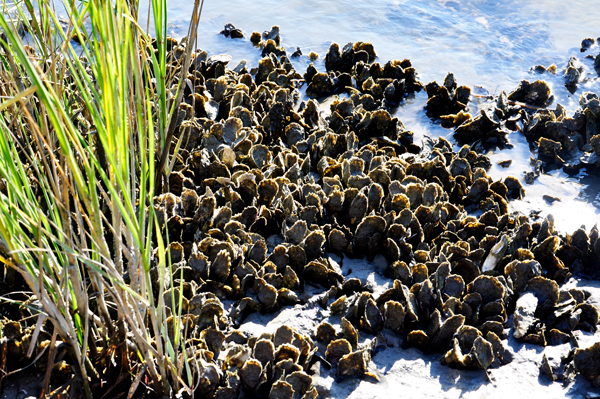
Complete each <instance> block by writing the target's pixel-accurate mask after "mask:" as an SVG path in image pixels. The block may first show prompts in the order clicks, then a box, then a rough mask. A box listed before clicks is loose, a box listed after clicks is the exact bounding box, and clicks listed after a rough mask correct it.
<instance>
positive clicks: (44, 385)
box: [40, 329, 58, 398]
mask: <svg viewBox="0 0 600 399" xmlns="http://www.w3.org/2000/svg"><path fill="white" fill-rule="evenodd" d="M57 336H58V332H57V330H56V329H55V330H54V332H53V333H52V340H51V341H50V345H49V347H50V351H49V352H48V364H47V367H46V374H45V375H44V382H43V383H42V392H41V393H40V398H43V397H45V396H46V392H47V391H48V386H49V385H50V375H51V374H52V366H54V355H55V354H56V337H57Z"/></svg>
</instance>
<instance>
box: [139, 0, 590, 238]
mask: <svg viewBox="0 0 600 399" xmlns="http://www.w3.org/2000/svg"><path fill="white" fill-rule="evenodd" d="M167 4H168V13H169V33H170V34H171V35H172V36H174V37H177V38H180V37H183V36H184V35H186V34H187V26H188V24H189V19H190V15H191V14H192V9H193V4H192V2H182V1H177V2H175V1H171V2H168V3H167ZM140 10H141V11H140V13H141V15H142V19H143V20H144V23H145V15H146V14H147V10H148V5H147V3H144V4H142V6H141V7H140ZM597 21H600V7H598V4H597V2H596V1H590V0H585V1H578V2H576V3H573V4H567V3H565V2H563V1H558V0H540V1H535V2H522V1H520V0H507V1H485V0H470V1H461V2H458V1H448V0H437V1H434V0H427V1H416V0H379V1H367V0H338V1H316V0H302V1H298V0H293V1H287V2H285V3H283V2H281V1H275V0H266V1H262V2H248V1H242V0H234V1H227V2H217V1H210V0H207V1H206V2H205V4H204V9H203V12H202V17H201V21H200V26H199V35H198V37H199V39H198V47H200V48H202V49H205V50H207V51H208V52H209V54H216V53H227V54H230V55H232V56H233V60H232V63H231V64H232V66H233V65H235V64H236V63H237V62H239V61H240V60H242V59H245V60H247V61H248V62H249V65H256V63H257V62H258V60H259V58H260V54H259V51H257V50H256V49H255V48H254V47H253V46H252V44H251V43H250V42H249V40H248V38H249V36H250V34H251V33H252V32H253V31H259V32H262V31H264V30H268V29H269V28H270V27H271V26H273V25H278V26H279V27H280V28H281V39H282V46H283V47H285V48H286V49H287V50H288V52H290V53H291V52H293V51H294V50H295V49H296V47H300V48H301V50H302V52H303V54H304V56H303V57H301V58H300V59H299V60H295V61H294V63H295V67H296V69H297V70H298V71H300V72H301V73H302V72H303V71H305V70H306V67H307V66H308V64H309V63H310V61H309V60H308V57H306V55H307V54H308V53H309V52H311V51H314V52H316V53H318V54H319V55H320V58H319V60H317V61H316V62H315V66H316V67H317V69H319V70H324V69H325V68H324V65H323V62H324V61H323V59H324V56H325V54H326V52H327V49H328V48H329V45H330V44H331V43H332V42H337V43H339V44H340V45H343V44H345V43H347V42H351V41H352V42H356V41H370V42H372V43H373V44H374V46H375V50H376V51H377V53H378V56H379V60H380V61H382V62H386V61H387V60H390V59H404V58H409V59H410V60H411V61H412V63H413V66H414V67H415V68H416V69H417V71H418V72H419V76H420V79H421V81H422V82H424V83H427V82H429V81H432V80H437V81H438V82H440V81H442V80H443V79H444V77H445V76H446V74H447V73H448V72H453V73H454V75H455V77H456V79H457V80H458V82H459V84H465V85H468V86H471V87H472V88H474V92H477V93H479V94H488V93H489V94H499V93H500V92H501V91H503V90H504V91H507V92H510V91H511V90H512V89H514V88H515V87H516V86H517V84H518V83H519V82H520V81H521V80H522V79H529V80H535V79H537V78H543V79H545V80H547V81H548V83H549V84H550V86H551V87H552V91H553V94H554V95H555V103H554V104H553V106H554V105H555V104H556V103H557V102H559V103H561V104H562V105H563V106H565V107H566V108H567V109H568V110H569V112H572V111H573V110H575V109H576V108H577V106H578V100H579V95H580V94H581V93H582V92H584V91H588V90H592V91H596V92H600V90H599V89H600V82H599V79H598V75H597V74H596V73H595V71H594V69H593V68H592V64H593V61H592V60H590V59H585V58H584V57H585V55H587V54H594V55H595V54H597V53H598V52H599V48H598V46H597V45H595V46H593V47H592V48H591V49H590V50H588V52H586V53H581V52H580V50H579V49H580V43H581V40H582V39H584V38H586V37H592V38H597V37H599V36H600V28H598V24H597ZM229 22H230V23H233V24H234V25H235V26H236V27H237V28H240V29H242V30H243V31H244V33H245V35H246V38H245V39H243V40H231V39H227V38H225V37H224V36H222V35H219V34H218V33H219V32H220V31H221V30H222V29H223V26H224V25H225V24H226V23H229ZM570 56H575V57H577V58H578V59H579V60H580V61H581V62H582V63H583V65H584V66H585V68H586V72H585V74H586V77H585V80H584V82H583V83H582V84H580V85H579V87H578V89H577V91H576V92H575V93H573V94H571V93H569V92H568V91H567V90H566V88H565V87H564V81H563V77H562V74H563V73H564V69H565V67H566V64H567V62H568V60H569V57H570ZM538 64H541V65H544V66H546V67H547V66H550V65H551V64H556V66H557V67H558V73H557V75H556V76H553V75H550V74H544V75H543V76H538V75H536V74H535V73H533V72H530V69H531V67H533V66H535V65H538ZM426 100H427V96H426V94H425V93H423V92H422V93H419V94H417V95H416V96H415V97H414V98H411V99H407V101H406V102H405V103H404V104H403V105H402V106H401V107H400V108H399V109H398V111H397V113H396V115H397V116H398V117H399V118H400V119H401V120H402V121H403V123H404V124H405V126H406V127H407V128H408V129H410V130H412V131H414V132H415V137H416V138H417V139H420V138H422V137H423V136H424V135H428V136H430V137H439V136H444V137H446V136H447V137H448V138H451V133H452V131H451V130H447V129H444V128H442V127H440V126H439V125H437V124H435V123H432V122H431V121H430V120H429V118H427V116H426V115H425V113H424V111H423V106H424V104H425V101H426ZM475 100H480V99H478V98H475ZM488 105H489V104H488ZM481 106H486V104H485V101H482V100H481V101H475V102H472V103H470V104H469V107H470V110H471V112H472V113H474V112H477V109H478V108H479V107H481ZM324 108H325V107H324ZM510 141H511V143H512V144H514V148H513V149H510V150H502V151H495V152H490V153H489V155H490V157H491V159H492V161H493V162H494V167H493V168H492V170H491V171H490V174H491V175H492V177H494V178H495V179H498V178H500V177H505V176H507V175H513V176H516V177H523V173H524V172H526V171H531V170H532V167H531V165H530V162H529V157H530V155H532V154H531V152H530V149H529V145H528V143H527V142H526V140H525V139H524V137H523V136H522V135H520V134H518V133H517V134H512V135H511V137H510ZM505 159H512V160H513V163H512V165H511V166H510V167H509V168H506V169H505V168H501V167H499V166H497V165H495V163H496V162H497V161H500V160H505ZM599 187H600V178H598V177H593V176H588V175H587V173H586V172H585V171H583V172H582V173H580V175H578V176H576V177H569V176H567V175H566V174H565V173H563V172H562V171H560V170H555V171H551V172H547V173H544V174H543V175H542V176H540V177H539V178H538V180H537V181H536V182H535V183H534V184H533V185H527V186H526V191H527V195H526V197H525V199H524V200H522V201H514V202H513V203H511V206H512V208H513V209H515V210H520V211H522V212H523V213H526V214H531V213H532V212H533V213H534V214H538V213H539V215H540V216H541V217H543V216H544V215H545V214H547V213H552V214H553V215H554V216H555V218H556V226H557V228H558V229H560V230H562V231H565V232H570V231H573V230H574V229H576V228H578V227H580V226H581V225H585V226H586V227H587V229H589V228H591V227H592V226H593V224H594V223H596V221H597V220H599V219H600V197H599V195H598V188H599ZM544 194H550V195H552V196H555V197H560V198H561V201H559V202H555V203H554V204H552V205H550V204H548V203H546V202H545V201H544V200H543V199H542V196H543V195H544Z"/></svg>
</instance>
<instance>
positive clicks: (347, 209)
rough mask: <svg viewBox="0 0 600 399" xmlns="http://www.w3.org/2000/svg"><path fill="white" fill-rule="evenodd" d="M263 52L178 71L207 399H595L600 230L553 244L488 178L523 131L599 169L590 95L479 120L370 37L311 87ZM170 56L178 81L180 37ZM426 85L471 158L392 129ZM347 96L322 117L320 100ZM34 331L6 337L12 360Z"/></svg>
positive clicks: (453, 93) (175, 234) (194, 322)
mask: <svg viewBox="0 0 600 399" xmlns="http://www.w3.org/2000/svg"><path fill="white" fill-rule="evenodd" d="M222 33H223V34H224V35H226V36H228V37H231V38H238V39H239V38H243V33H242V32H241V31H239V30H238V29H236V28H235V27H234V26H226V27H225V29H224V31H223V32H222ZM250 40H251V41H252V42H253V43H254V44H255V45H256V46H257V51H261V53H262V56H263V58H262V59H261V60H260V61H259V63H258V66H257V68H254V69H252V70H250V69H249V68H248V67H247V66H246V65H245V63H243V62H242V63H240V64H239V65H237V66H235V67H234V68H230V67H229V66H228V64H229V61H230V59H231V58H230V57H228V56H226V55H212V56H209V55H208V54H207V53H206V52H203V51H198V52H197V54H196V56H195V59H194V62H193V63H192V66H191V67H190V70H189V71H186V76H183V77H182V78H185V79H187V80H188V82H189V85H186V92H185V104H183V105H182V106H181V107H180V109H179V120H178V125H177V127H176V134H175V138H174V143H173V146H172V147H173V148H175V147H176V146H178V145H180V146H181V148H180V149H179V152H178V154H177V160H176V162H175V164H174V169H173V172H172V173H171V175H170V177H169V185H168V192H167V193H165V194H162V195H160V196H158V197H156V202H155V209H156V210H157V211H158V214H159V215H160V217H159V219H160V223H161V225H162V226H163V228H164V231H165V237H164V238H165V239H166V238H167V237H168V239H169V240H170V246H169V255H170V259H171V261H172V263H173V270H174V275H175V276H177V277H183V282H182V287H183V289H182V293H183V297H184V298H183V304H184V310H185V313H186V315H185V316H184V319H185V323H184V326H183V328H186V329H187V331H190V332H191V333H189V334H188V337H189V350H190V353H191V354H192V355H193V356H194V357H195V359H196V360H197V361H198V362H199V363H200V365H201V371H200V373H201V375H200V379H199V381H200V383H199V386H198V387H197V390H196V394H197V395H198V396H199V397H216V398H238V397H269V398H315V397H331V396H333V397H348V396H353V395H356V396H357V397H365V396H366V397H373V396H375V395H376V393H375V392H377V394H385V393H389V392H391V391H393V390H395V389H402V390H405V391H403V395H404V396H411V395H413V396H414V397H423V396H425V397H439V396H440V395H443V396H451V397H456V396H461V395H462V394H463V393H464V394H467V395H465V396H468V394H470V392H472V394H473V395H474V396H478V397H479V396H482V395H490V396H494V395H495V394H494V393H493V392H494V389H501V390H502V392H503V395H504V394H505V392H506V391H507V390H508V391H510V392H517V393H527V392H531V393H534V392H535V393H536V394H538V393H539V392H542V391H543V392H546V393H547V394H550V395H556V394H558V395H562V394H573V395H583V394H585V393H588V392H598V390H597V388H594V387H593V385H594V384H595V385H600V364H598V359H599V358H600V335H599V334H598V332H597V325H598V323H599V318H600V315H599V312H598V306H600V286H599V285H598V282H597V281H596V280H591V281H589V282H586V281H585V280H582V278H597V277H598V276H599V275H600V262H599V259H600V239H599V232H598V228H597V226H594V227H593V228H592V229H590V230H589V231H586V230H585V229H583V228H582V229H578V230H577V231H575V232H573V234H569V235H561V234H559V233H558V232H557V231H555V229H554V219H553V217H552V216H551V215H549V216H547V217H546V218H544V219H543V220H542V221H534V220H531V219H530V218H529V217H527V216H525V215H520V214H517V213H511V212H510V207H509V202H510V201H511V200H514V199H521V198H523V196H525V195H526V193H525V189H524V186H523V185H522V184H521V182H520V181H519V179H517V178H515V177H506V178H504V179H502V180H493V179H492V178H491V177H490V176H489V175H488V173H487V172H488V170H489V169H490V168H491V166H492V165H491V161H490V159H489V158H488V157H487V156H485V155H483V154H482V152H483V150H484V149H485V148H486V147H487V146H490V145H491V146H502V145H506V144H508V143H507V141H506V137H507V135H508V134H521V133H519V131H521V132H522V133H523V134H525V137H527V139H528V140H531V142H535V143H536V145H537V146H539V154H540V155H539V160H538V162H540V163H554V164H556V165H559V166H560V167H562V168H564V170H565V171H567V172H568V173H569V171H573V173H576V172H577V171H579V170H580V169H581V168H583V167H585V168H587V169H588V171H589V172H592V171H597V168H598V167H599V166H600V136H599V135H598V127H597V126H600V124H599V123H600V100H599V99H598V96H597V95H595V94H593V93H585V94H584V95H582V97H581V100H580V104H581V110H579V111H577V112H576V113H575V114H573V115H567V113H566V111H565V110H564V109H562V108H561V107H560V106H559V107H557V108H556V109H555V110H548V109H546V108H544V107H545V106H546V105H547V104H548V103H549V102H550V99H551V93H550V89H549V87H548V85H547V84H545V82H543V81H536V82H533V83H530V82H526V81H523V82H522V83H521V85H519V87H518V88H516V89H515V91H513V92H512V93H510V94H505V93H502V94H500V95H499V96H498V97H497V98H494V101H495V106H494V107H492V108H491V109H489V110H483V111H481V113H480V114H479V115H475V116H473V115H470V114H469V113H468V112H467V111H468V109H467V103H468V101H469V97H470V95H471V89H470V88H468V87H465V86H459V85H458V83H457V82H456V81H455V80H454V77H453V75H452V74H449V75H448V76H447V77H446V78H445V79H444V82H443V84H442V85H439V84H438V83H436V82H430V83H428V84H426V85H425V84H423V83H421V82H420V81H419V80H418V74H417V71H416V70H415V69H414V68H413V67H412V65H411V62H410V61H409V60H403V61H399V60H397V61H396V60H393V61H389V62H386V63H385V64H383V65H382V64H380V63H379V62H378V61H377V56H376V53H375V49H374V48H373V46H372V45H371V44H370V43H367V42H357V43H350V44H349V45H346V46H344V47H343V48H340V47H339V46H338V45H337V44H333V45H332V46H331V48H330V49H329V51H328V53H327V55H326V56H325V65H326V69H327V70H326V71H321V72H319V71H317V70H316V68H315V67H314V66H313V65H310V66H309V67H308V69H307V71H306V72H305V73H304V74H300V73H298V72H297V71H296V70H295V69H294V67H293V65H292V63H291V62H290V60H289V58H288V53H287V52H286V50H285V49H283V48H281V47H280V37H279V29H278V28H277V27H273V28H272V29H271V30H270V31H267V32H264V33H263V34H259V33H253V34H252V36H251V37H250ZM169 46H170V52H169V57H170V59H171V60H172V62H173V69H174V71H175V72H176V73H178V74H179V75H180V76H181V75H182V71H181V70H180V69H181V68H180V67H178V66H177V62H176V61H177V60H178V59H179V58H180V57H181V55H182V54H183V53H184V51H185V41H182V42H180V43H178V42H177V41H175V40H174V39H172V40H170V42H169ZM299 55H300V53H299V52H296V53H294V54H293V55H289V56H290V57H293V56H299ZM311 56H312V57H315V56H316V55H311ZM598 59H600V57H599V58H598ZM178 68H179V69H178ZM573 68H574V69H575V71H571V72H569V74H568V75H567V78H568V83H569V84H577V73H576V72H577V69H576V66H573ZM303 85H305V88H306V95H308V96H309V97H312V98H311V99H310V100H307V101H305V100H304V99H303V95H302V93H301V92H300V91H299V87H301V86H303ZM420 90H426V92H427V95H428V97H429V101H428V103H427V107H426V110H427V113H428V115H429V116H430V117H432V118H434V119H436V120H440V122H441V123H442V124H445V125H451V126H455V127H456V129H455V131H454V139H455V140H456V142H458V143H461V144H463V143H464V144H465V145H464V146H463V147H462V148H460V150H455V149H454V146H453V144H452V143H451V142H449V141H447V140H445V139H443V138H440V139H437V140H433V139H428V140H425V141H424V142H423V143H422V145H419V144H418V143H415V142H413V136H414V135H413V133H412V132H411V131H410V126H404V125H403V124H402V122H401V121H400V120H399V119H398V118H395V117H393V109H394V108H395V107H397V106H398V105H399V104H400V103H402V101H403V100H404V99H405V98H406V97H407V96H408V95H410V94H411V93H414V92H416V91H420ZM334 95H337V96H338V97H336V98H334V99H333V100H332V101H331V102H330V110H331V113H330V114H329V115H328V116H327V117H326V118H325V117H323V115H322V114H321V112H320V105H319V102H318V101H316V100H315V99H314V98H318V99H320V100H323V99H324V98H325V97H330V96H334ZM473 143H475V144H474V145H472V144H473ZM528 178H531V179H535V178H536V175H535V173H533V174H532V175H531V176H528ZM157 277H158V275H157ZM574 277H576V278H574ZM154 282H155V287H153V288H154V290H155V292H156V293H157V292H158V291H159V286H160V284H161V282H160V281H158V278H157V279H155V280H154ZM11 288H12V289H15V288H14V287H11ZM172 294H173V292H171V291H167V292H166V293H165V303H166V304H167V307H169V304H170V303H171V301H172V299H171V298H172ZM173 325H174V324H173ZM173 325H171V326H170V327H171V330H172V328H173ZM34 327H35V326H34V325H32V326H21V325H18V323H9V324H7V325H6V326H5V327H4V336H6V337H8V346H7V348H8V350H9V351H12V352H9V353H11V354H13V355H14V356H15V358H17V357H19V358H22V357H23V355H24V353H25V352H24V351H26V350H27V349H26V348H27V347H28V346H29V345H28V344H27V341H26V340H27V337H28V336H29V335H28V334H31V330H32V329H33V328H34ZM15 364H16V363H15ZM523 371H525V372H526V375H527V381H528V383H527V384H523V385H519V386H516V384H514V382H515V379H517V378H519V379H520V378H521V377H522V376H523V374H522V372H523ZM517 373H518V375H517ZM432 381H435V384H433V385H432V386H427V384H429V383H431V382H432ZM553 381H554V382H553ZM417 391H418V393H417Z"/></svg>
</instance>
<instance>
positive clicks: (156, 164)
mask: <svg viewBox="0 0 600 399" xmlns="http://www.w3.org/2000/svg"><path fill="white" fill-rule="evenodd" d="M65 8H66V11H67V14H68V16H69V19H68V21H67V23H66V24H65V23H61V21H59V18H58V15H57V12H56V11H55V10H54V9H53V7H52V4H51V2H49V1H47V0H39V1H38V3H36V4H34V3H32V2H31V0H24V1H22V2H18V3H15V4H12V5H10V6H9V5H8V4H5V5H4V13H3V15H2V16H0V29H1V31H2V34H1V37H0V60H1V63H0V76H1V80H2V82H3V83H2V84H1V86H0V95H1V96H2V98H3V99H4V102H2V103H1V105H0V179H1V180H0V261H1V262H2V263H3V264H4V267H8V268H9V269H13V270H16V271H18V272H19V273H20V275H21V276H22V277H23V279H24V280H25V282H26V285H27V287H28V288H29V290H31V292H32V294H33V295H34V296H35V300H36V301H37V302H36V303H37V306H38V308H39V312H38V313H36V315H37V318H38V321H39V323H38V324H39V325H40V326H41V327H40V328H39V329H36V330H35V331H36V332H35V333H34V336H32V340H35V339H37V338H38V337H39V336H40V334H41V333H40V331H46V332H47V333H53V334H54V338H53V339H52V343H53V344H54V343H55V342H56V340H57V338H58V339H60V340H62V341H63V342H64V343H66V344H67V347H68V356H69V358H70V359H72V360H73V362H74V364H73V366H74V369H75V370H76V378H74V379H72V380H71V386H72V387H77V386H78V387H80V389H81V390H82V391H83V392H85V395H86V396H87V397H88V398H91V397H100V396H102V395H103V394H106V393H107V392H108V391H109V390H110V389H115V387H127V386H129V385H130V386H131V388H127V389H129V394H130V395H133V393H134V392H135V390H136V387H137V386H138V384H141V383H143V384H144V385H146V386H147V387H148V389H149V392H154V394H156V395H157V396H163V395H167V396H173V395H175V394H176V393H187V394H189V395H191V394H192V393H193V389H194V385H195V383H196V382H195V381H196V380H197V379H198V373H197V370H196V369H197V367H196V366H195V364H196V363H195V362H194V359H193V356H191V357H190V356H188V352H187V351H186V349H187V344H186V343H187V340H186V337H185V328H183V326H184V321H185V320H183V319H182V317H181V307H182V305H181V304H182V298H181V296H180V295H178V294H177V293H178V292H181V289H177V288H178V287H177V286H176V285H177V284H179V282H176V281H175V280H174V278H173V275H172V270H171V269H170V261H169V259H168V253H167V251H166V250H165V249H166V247H167V246H168V242H166V241H164V240H163V235H162V231H161V226H160V224H159V220H160V218H157V214H156V213H155V208H154V204H153V198H154V197H155V194H160V193H161V187H162V179H163V176H165V175H166V174H165V173H164V172H165V171H167V170H168V169H169V164H170V162H171V161H170V160H171V159H172V156H173V149H172V148H170V143H171V139H172V136H173V130H174V125H175V122H174V121H175V120H176V119H177V112H176V111H177V110H178V107H179V104H180V103H181V99H182V92H183V89H182V87H181V84H180V82H182V81H183V79H179V78H178V73H177V72H175V73H173V71H181V70H187V68H188V67H189V65H190V61H191V58H192V45H188V46H187V47H186V51H185V53H184V55H183V57H181V58H180V59H179V60H178V61H176V63H177V65H175V68H173V67H172V66H171V65H169V62H168V60H167V54H168V51H167V50H168V49H167V47H168V41H167V36H166V33H167V32H166V1H165V0H152V2H151V10H152V19H153V21H154V26H155V28H154V31H153V32H151V36H150V34H149V33H148V32H146V31H145V30H144V29H143V28H142V27H140V26H139V25H138V24H137V22H136V21H138V4H137V2H136V1H135V0H134V1H125V0H114V1H103V0H90V1H88V2H74V1H70V2H68V3H66V4H65ZM200 13H201V4H200V2H199V1H197V2H196V4H195V8H194V15H193V17H192V23H191V26H190V34H189V37H188V42H189V43H193V42H194V41H195V32H196V30H197V23H198V19H199V16H200ZM19 32H21V33H26V34H24V35H20V34H19ZM25 38H26V39H27V40H28V45H26V44H25ZM72 39H75V40H72ZM75 41H76V42H78V43H81V44H82V45H81V46H77V45H76V44H74V42H75ZM154 254H157V256H154ZM153 280H158V281H166V284H160V287H158V290H153V289H152V285H153V284H152V282H153ZM165 292H170V293H171V297H170V298H168V299H169V300H168V302H169V304H172V306H171V305H169V307H168V308H167V307H166V306H165ZM48 352H49V353H50V354H52V350H50V351H48ZM48 364H49V365H51V364H52V359H50V361H49V363H48ZM49 370H51V367H50V368H49ZM48 373H50V371H49V372H48ZM48 375H49V374H48ZM48 375H47V377H48ZM46 381H48V378H47V379H46ZM140 386H141V385H140ZM111 387H112V388H111ZM73 389H76V388H73ZM113 392H114V391H113ZM108 393H109V392H108Z"/></svg>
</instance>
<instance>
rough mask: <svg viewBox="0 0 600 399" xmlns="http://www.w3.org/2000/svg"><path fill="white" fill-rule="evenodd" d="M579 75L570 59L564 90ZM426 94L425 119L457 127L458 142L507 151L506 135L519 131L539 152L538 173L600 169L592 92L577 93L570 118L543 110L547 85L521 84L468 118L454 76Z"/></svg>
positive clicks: (598, 107)
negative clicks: (549, 168)
mask: <svg viewBox="0 0 600 399" xmlns="http://www.w3.org/2000/svg"><path fill="white" fill-rule="evenodd" d="M596 60H600V55H599V56H598V57H596ZM544 71H545V69H544ZM582 73H583V67H582V66H581V65H580V64H579V63H578V62H577V60H576V59H575V58H571V59H570V61H569V64H568V66H567V69H566V71H565V82H566V85H567V86H568V87H573V86H575V85H576V84H577V83H578V82H579V78H580V76H581V75H582ZM426 89H427V94H428V97H429V100H428V102H427V105H426V110H427V113H428V115H429V116H430V117H431V118H434V119H439V120H440V121H441V124H442V125H443V126H445V127H455V130H454V138H455V139H456V140H457V141H458V142H460V143H473V142H479V143H480V145H483V146H484V147H490V146H491V147H494V146H499V147H503V146H510V142H509V140H508V135H509V134H511V133H516V132H518V131H520V132H522V133H523V134H524V135H525V137H526V138H527V140H528V141H529V142H531V143H533V144H534V145H535V146H536V147H537V149H538V161H539V162H537V163H536V169H539V168H540V167H541V166H543V165H546V164H556V165H558V166H559V167H562V168H563V170H564V171H565V172H566V173H567V174H570V175H575V174H577V173H579V171H580V170H581V169H582V168H584V167H585V168H587V170H592V171H598V169H599V168H600V134H599V131H598V126H600V99H599V97H598V95H597V94H596V93H592V92H584V93H583V94H581V96H580V97H579V105H580V107H579V108H578V109H577V110H575V112H574V113H573V115H568V114H567V110H566V109H565V108H564V107H563V106H562V105H560V104H557V105H556V108H555V109H548V108H546V107H547V106H548V105H550V104H551V103H552V101H553V99H554V96H553V95H552V94H551V90H550V86H549V85H548V84H547V83H546V82H545V81H543V80H536V81H534V82H529V81H527V80H523V81H521V82H520V83H519V85H518V87H517V88H515V90H513V91H512V92H511V93H509V94H508V95H507V94H506V93H505V92H502V93H501V94H500V95H499V96H497V97H496V98H492V97H490V98H492V99H494V100H495V101H494V103H493V104H488V106H484V107H483V108H482V109H481V110H480V112H479V114H478V115H476V116H472V115H471V114H469V113H467V112H466V111H465V108H466V102H467V101H468V98H469V94H470V89H469V88H468V87H465V86H460V87H458V85H457V83H456V81H455V79H454V76H453V74H451V73H450V74H448V76H446V78H445V80H444V84H443V85H442V86H440V85H439V84H437V83H436V82H435V81H434V82H430V83H428V84H427V85H426ZM529 174H530V176H527V178H526V179H527V180H528V182H532V181H533V180H534V179H535V177H537V174H538V173H537V172H530V173H529Z"/></svg>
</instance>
